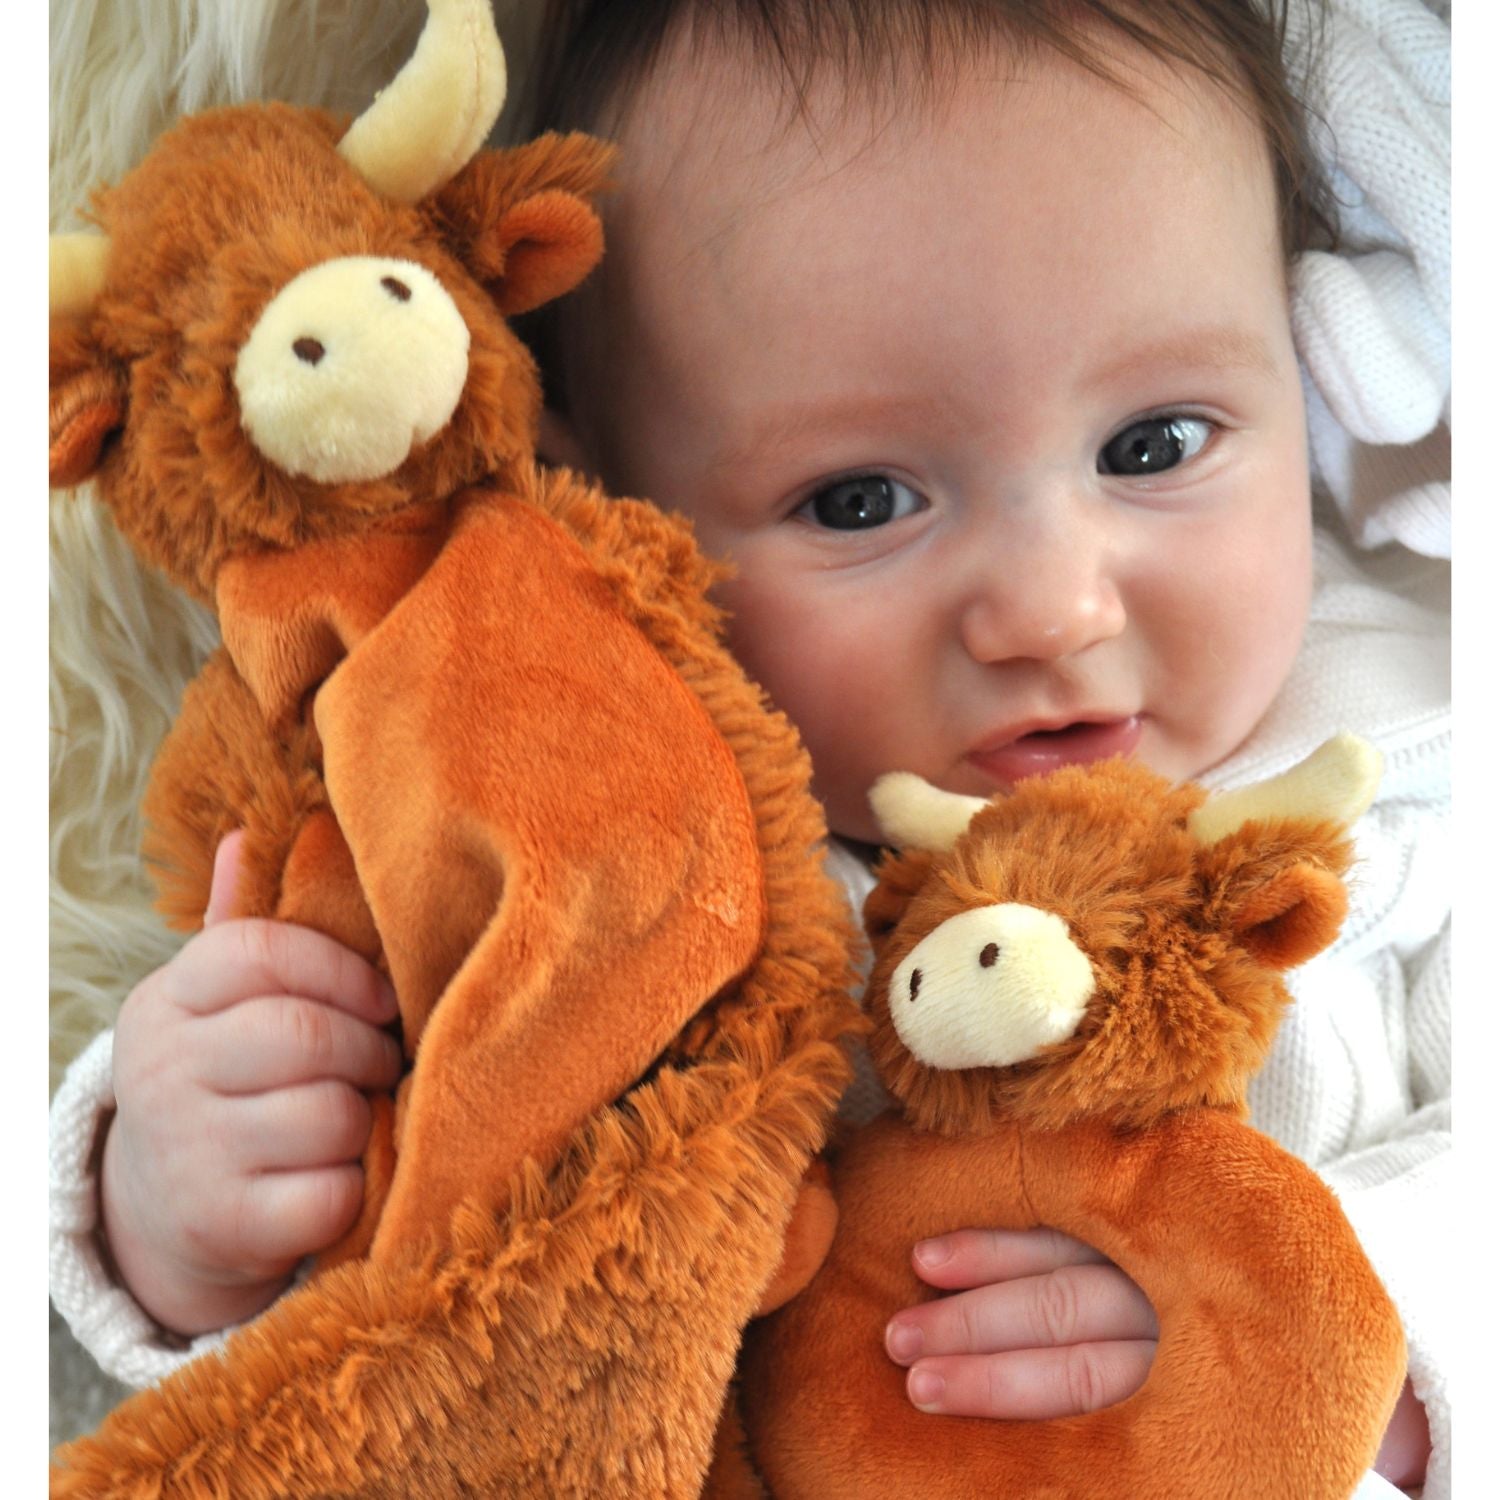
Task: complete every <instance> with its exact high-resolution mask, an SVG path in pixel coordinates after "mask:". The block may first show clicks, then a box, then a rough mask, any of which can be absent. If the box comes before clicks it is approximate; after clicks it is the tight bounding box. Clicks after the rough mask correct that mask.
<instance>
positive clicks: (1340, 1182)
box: [1322, 922, 1461, 1500]
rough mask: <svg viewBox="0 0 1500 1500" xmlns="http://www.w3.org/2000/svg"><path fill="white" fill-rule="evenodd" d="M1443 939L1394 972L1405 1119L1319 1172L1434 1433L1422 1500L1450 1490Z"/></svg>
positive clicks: (1450, 1170)
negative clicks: (1363, 1259)
mask: <svg viewBox="0 0 1500 1500" xmlns="http://www.w3.org/2000/svg"><path fill="white" fill-rule="evenodd" d="M1449 934H1450V927H1449V924H1448V923H1447V922H1445V923H1444V924H1443V928H1442V930H1441V932H1440V933H1439V934H1438V935H1437V937H1435V938H1434V939H1432V940H1431V941H1430V942H1428V943H1426V944H1424V945H1422V947H1421V948H1420V949H1419V950H1418V951H1417V952H1416V953H1415V954H1414V955H1413V956H1412V958H1411V959H1410V960H1408V961H1407V962H1406V963H1404V964H1403V965H1402V976H1401V977H1402V980H1403V982H1404V988H1405V991H1406V1005H1405V1021H1406V1027H1405V1050H1406V1061H1407V1081H1408V1085H1409V1088H1410V1091H1411V1092H1410V1099H1411V1109H1410V1112H1409V1113H1407V1114H1405V1115H1404V1116H1403V1117H1402V1118H1400V1119H1399V1120H1397V1121H1395V1122H1394V1123H1393V1124H1392V1126H1391V1128H1390V1129H1389V1130H1388V1132H1387V1133H1386V1135H1385V1138H1384V1139H1383V1140H1381V1141H1379V1142H1378V1143H1375V1144H1372V1145H1369V1146H1366V1147H1364V1148H1363V1149H1362V1150H1356V1151H1353V1152H1350V1153H1349V1154H1348V1155H1345V1156H1343V1157H1340V1158H1339V1159H1337V1160H1335V1161H1332V1162H1329V1163H1327V1164H1325V1165H1324V1166H1323V1167H1322V1174H1323V1177H1324V1179H1325V1180H1326V1181H1327V1182H1328V1184H1329V1186H1330V1187H1332V1188H1333V1190H1334V1191H1335V1192H1336V1193H1337V1194H1338V1196H1339V1201H1340V1203H1341V1204H1342V1206H1343V1209H1344V1212H1345V1214H1347V1215H1348V1218H1349V1222H1350V1223H1351V1224H1352V1225H1353V1226H1354V1229H1355V1232H1356V1233H1357V1234H1358V1235H1359V1238H1360V1242H1361V1244H1363V1246H1364V1247H1365V1252H1366V1254H1367V1255H1369V1257H1370V1260H1371V1262H1372V1264H1373V1265H1374V1266H1375V1269H1376V1270H1377V1271H1378V1272H1379V1273H1380V1276H1381V1279H1382V1280H1383V1281H1384V1282H1385V1284H1386V1288H1387V1290H1388V1291H1389V1292H1390V1294H1391V1297H1392V1299H1393V1300H1394V1302H1395V1303H1396V1306H1397V1308H1398V1309H1399V1310H1400V1312H1401V1321H1402V1323H1403V1325H1404V1326H1405V1329H1406V1339H1407V1350H1408V1354H1407V1358H1408V1372H1409V1374H1410V1376H1411V1382H1412V1389H1413V1390H1414V1391H1415V1392H1416V1395H1417V1399H1418V1400H1419V1401H1421V1403H1422V1405H1423V1406H1424V1407H1425V1408H1426V1411H1427V1422H1428V1427H1429V1429H1430V1430H1431V1433H1432V1461H1431V1463H1430V1464H1429V1465H1428V1470H1427V1483H1426V1488H1425V1490H1424V1492H1423V1493H1424V1500H1447V1497H1448V1496H1449V1495H1450V1493H1451V1492H1452V1474H1451V1451H1452V1433H1451V1427H1452V1403H1451V1398H1450V1393H1449V1390H1448V1382H1447V1378H1446V1371H1448V1370H1449V1369H1451V1368H1452V1362H1453V1354H1454V1351H1455V1346H1456V1341H1457V1340H1456V1330H1455V1328H1454V1327H1453V1315H1452V1309H1451V1302H1452V1299H1451V1297H1450V1295H1449V1292H1448V1288H1447V1285H1446V1283H1445V1281H1444V1278H1443V1277H1441V1276H1438V1275H1434V1273H1433V1252H1434V1247H1437V1246H1442V1245H1447V1244H1451V1243H1453V1242H1454V1240H1455V1239H1456V1238H1457V1237H1458V1236H1459V1235H1460V1233H1461V1229H1460V1226H1459V1225H1458V1223H1457V1222H1456V1218H1455V1213H1454V1209H1455V1204H1456V1201H1457V1199H1458V1184H1457V1181H1456V1178H1455V1163H1454V1159H1453V1153H1452V1121H1451V1107H1450V1090H1451V1071H1452V1050H1451V1045H1450V1016H1451V1003H1450V996H1451V980H1450V975H1451V970H1450V961H1449V953H1450V946H1449V944H1450V936H1449Z"/></svg>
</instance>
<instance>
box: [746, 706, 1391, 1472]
mask: <svg viewBox="0 0 1500 1500" xmlns="http://www.w3.org/2000/svg"><path fill="white" fill-rule="evenodd" d="M1378 774H1379V762H1378V757H1377V756H1376V755H1375V753H1374V752H1373V751H1372V750H1370V749H1369V747H1367V746H1365V745H1364V744H1363V742H1361V741H1358V740H1355V739H1354V738H1353V737H1351V736H1343V737H1340V738H1338V739H1336V740H1333V741H1330V742H1329V744H1328V745H1326V746H1325V747H1324V748H1323V749H1322V750H1321V751H1319V752H1317V753H1316V754H1315V755H1314V756H1313V757H1311V758H1310V759H1309V760H1308V761H1306V762H1304V763H1303V764H1302V765H1301V766H1299V767H1297V768H1295V769H1294V770H1292V771H1291V772H1289V773H1287V774H1286V775H1284V776H1283V777H1281V778H1278V779H1277V780H1276V781H1273V782H1268V783H1265V784H1262V785H1259V786H1255V787H1251V788H1248V789H1245V790H1243V791H1239V792H1230V793H1225V794H1222V795H1219V796H1215V797H1209V798H1205V796H1204V793H1203V792H1202V790H1201V789H1199V788H1197V787H1194V786H1191V785H1189V786H1175V787H1174V786H1172V785H1170V784H1169V783H1168V782H1166V781H1165V780H1163V779H1162V778H1160V777H1158V776H1155V775H1153V774H1152V773H1151V772H1149V771H1147V770H1145V769H1144V768H1142V767H1140V766H1138V765H1133V764H1128V763H1125V762H1121V761H1113V762H1106V763H1104V764H1101V765H1097V766H1091V767H1087V768H1084V767H1075V768H1069V769H1066V770H1062V771H1059V772H1056V773H1054V774H1053V775H1051V776H1047V777H1041V778H1037V779H1034V780H1027V781H1023V782H1022V783H1020V785H1018V786H1017V787H1016V788H1015V790H1014V792H1013V793H1012V794H1010V795H1008V796H1002V797H998V798H996V799H995V800H993V801H991V802H988V803H986V802H982V801H977V800H975V799H970V798H959V797H953V796H951V795H949V794H946V793H942V792H939V791H937V790H935V789H934V788H932V787H929V786H927V785H926V784H925V783H923V782H921V781H920V780H918V779H917V778H915V777H911V776H904V775H901V776H892V777H887V778H884V779H883V780H882V781H881V782H879V783H877V786H876V791H875V794H874V797H873V799H872V800H873V801H874V804H875V807H876V810H877V813H878V815H879V817H880V819H881V822H882V825H883V826H884V828H885V830H886V832H887V834H888V836H889V837H890V838H891V839H892V841H893V842H894V843H895V844H897V845H899V846H901V849H902V852H901V853H899V854H895V855H892V856H889V857H887V858H886V859H885V861H884V862H883V863H882V864H881V866H880V868H879V870H878V872H877V873H878V877H879V881H878V884H877V886H876V888H875V890H874V891H873V892H872V894H871V896H870V898H869V901H868V903H867V905H866V909H865V915H866V923H867V926H868V928H869V931H870V934H871V937H872V940H873V942H874V944H875V949H876V958H875V966H874V969H873V972H872V974H871V977H870V984H869V991H868V1010H869V1012H870V1015H871V1018H872V1019H873V1021H874V1026H875V1031H874V1037H873V1041H872V1044H871V1046H872V1054H873V1056H874V1059H875V1062H876V1066H877V1068H878V1070H879V1072H880V1074H881V1076H882V1078H883V1080H884V1081H885V1083H886V1085H887V1087H888V1088H889V1089H890V1090H891V1092H892V1093H893V1094H894V1095H895V1097H896V1099H897V1101H898V1102H899V1106H900V1108H899V1111H898V1112H897V1113H894V1114H891V1115H887V1116H886V1117H884V1118H883V1119H882V1120H879V1121H877V1122H875V1123H874V1124H873V1125H871V1126H870V1127H868V1128H867V1129H866V1130H864V1131H863V1132H860V1133H859V1134H858V1135H856V1137H855V1138H854V1139H853V1140H852V1141H851V1142H850V1143H849V1145H848V1146H847V1147H846V1148H845V1149H844V1150H843V1151H842V1153H841V1154H840V1155H839V1156H838V1157H837V1158H836V1161H835V1164H834V1172H833V1187H834V1195H835V1198H836V1200H837V1203H838V1210H839V1218H838V1230H837V1233H836V1235H835V1237H834V1241H833V1248H832V1252H831V1254H830V1256H829V1258H828V1260H827V1261H826V1262H825V1264H824V1265H823V1267H822V1269H821V1271H820V1272H819V1273H818V1275H817V1277H816V1279H814V1280H813V1281H812V1283H811V1285H810V1286H809V1288H808V1289H807V1290H806V1291H805V1292H803V1293H802V1295H801V1296H799V1297H798V1298H796V1299H795V1300H793V1301H792V1302H791V1303H790V1304H789V1305H788V1306H787V1307H786V1308H784V1309H783V1310H782V1311H781V1312H779V1313H777V1314H775V1315H774V1316H773V1317H771V1318H769V1319H767V1320H766V1321H765V1322H763V1323H761V1324H758V1325H756V1326H755V1327H754V1329H753V1330H752V1335H751V1339H750V1342H749V1345H748V1348H747V1354H746V1360H745V1370H744V1379H743V1391H744V1397H743V1402H744V1414H745V1418H746V1426H747V1429H748V1432H749V1435H750V1439H751V1448H752V1452H753V1455H754V1458H755V1461H756V1463H757V1465H758V1466H759V1468H760V1470H761V1472H762V1473H763V1474H764V1475H765V1476H766V1478H767V1480H768V1481H769V1484H770V1488H771V1491H772V1493H773V1494H775V1495H776V1496H778V1497H782V1500H787V1497H806V1500H813V1497H817V1500H831V1497H838V1496H844V1495H848V1496H856V1495H858V1496H861V1497H879V1496H892V1497H895V1496H909V1495H915V1494H933V1493H942V1494H944V1495H951V1496H976V1497H977V1496H984V1495H1011V1496H1047V1497H1056V1500H1062V1497H1067V1500H1116V1497H1119V1496H1122V1495H1142V1496H1144V1495H1151V1496H1181V1497H1184V1500H1187V1497H1203V1496H1208V1495H1213V1496H1238V1495H1245V1496H1250V1495H1278V1496H1286V1497H1288V1500H1290V1497H1292V1496H1296V1497H1298V1500H1342V1497H1344V1496H1347V1495H1348V1494H1349V1493H1350V1491H1351V1490H1352V1489H1353V1487H1354V1486H1355V1484H1356V1483H1357V1482H1358V1480H1359V1477H1360V1475H1361V1474H1362V1473H1363V1472H1364V1470H1365V1469H1366V1468H1367V1467H1368V1466H1369V1464H1370V1462H1371V1461H1372V1460H1373V1458H1374V1455H1375V1451H1376V1449H1377V1447H1378V1446H1379V1441H1380V1437H1381V1434H1382V1433H1383V1431H1384V1428H1385V1423H1386V1420H1387V1418H1388V1416H1389V1413H1390V1410H1391V1407H1392V1405H1393V1403H1394V1402H1395V1399H1396V1396H1397V1393H1398V1391H1399V1389H1400V1386H1401V1382H1402V1378H1403V1375H1404V1372H1405V1348H1404V1343H1403V1340H1402V1334H1401V1328H1400V1323H1399V1321H1398V1319H1397V1317H1396V1314H1395V1311H1394V1309H1393V1307H1392V1306H1391V1303H1390V1301H1389V1299H1388V1297H1387V1296H1386V1294H1385V1292H1384V1290H1383V1288H1382V1287H1381V1285H1380V1282H1379V1281H1378V1279H1377V1278H1376V1276H1375V1274H1374V1272H1373V1271H1372V1270H1371V1268H1370V1266H1369V1264H1368V1262H1367V1261H1366V1260H1365V1258H1364V1255H1363V1253H1362V1252H1361V1250H1360V1248H1359V1245H1358V1243H1357V1242H1356V1240H1355V1238H1354V1235H1353V1233H1352V1231H1351V1230H1350V1228H1349V1226H1348V1224H1347V1222H1346V1221H1345V1219H1344V1218H1343V1216H1342V1214H1341V1212H1340V1211H1339V1209H1338V1206H1337V1204H1336V1203H1335V1201H1334V1199H1333V1197H1332V1195H1331V1194H1330V1193H1329V1191H1328V1190H1327V1189H1326V1188H1325V1187H1324V1186H1323V1185H1322V1184H1321V1183H1320V1182H1319V1180H1318V1179H1317V1178H1316V1177H1315V1176H1314V1175H1313V1173H1312V1172H1311V1171H1310V1170H1309V1169H1308V1168H1307V1167H1305V1166H1304V1165H1302V1164H1301V1163H1300V1162H1298V1161H1296V1160H1295V1159H1293V1158H1292V1157H1291V1156H1289V1155H1287V1154H1286V1153H1285V1152H1283V1151H1282V1150H1280V1148H1278V1147H1277V1146H1276V1145H1275V1144H1274V1143H1273V1142H1271V1141H1270V1140H1269V1139H1268V1138H1266V1137H1265V1136H1263V1135H1261V1134H1259V1133H1258V1132H1257V1131H1255V1130H1253V1129H1252V1128H1251V1127H1250V1126H1249V1125H1247V1124H1246V1123H1244V1116H1245V1113H1246V1084H1247V1082H1248V1080H1249V1078H1250V1076H1251V1074H1252V1073H1253V1072H1254V1071H1255V1070H1256V1069H1257V1068H1258V1067H1259V1066H1260V1064H1261V1063H1262V1061H1263V1060H1264V1058H1265V1056H1266V1052H1267V1049H1268V1048H1269V1046H1270V1044H1271V1040H1272V1037H1273V1036H1274V1033H1275V1031H1276V1027H1277V1023H1278V1021H1279V1019H1280V1016H1281V1014H1282V1012H1283V1011H1284V1009H1285V1007H1286V1005H1287V1003H1288V993H1287V990H1286V988H1285V985H1284V984H1283V982H1282V978H1281V975H1282V972H1283V971H1284V970H1285V969H1287V968H1289V967H1291V966H1293V965H1295V964H1299V963H1302V962H1303V961H1304V960H1306V959H1309V958H1311V957H1312V956H1313V955H1314V954H1316V953H1317V952H1318V951H1319V950H1321V949H1322V948H1324V947H1326V946H1327V945H1328V944H1329V943H1330V942H1332V941H1333V939H1334V937H1335V935H1336V934H1337V932H1338V928H1339V924H1340V922H1341V921H1342V919H1343V916H1344V912H1345V906H1346V896H1345V887H1344V882H1343V877H1344V875H1345V872H1346V870H1347V869H1348V866H1349V863H1350V857H1351V846H1350V843H1349V839H1348V834H1347V829H1348V827H1349V825H1350V824H1351V823H1352V822H1353V821H1354V819H1355V818H1356V817H1358V816H1359V814H1360V813H1361V812H1363V810H1364V809H1365V807H1367V806H1368V804H1369V800H1370V798H1371V797H1372V796H1373V793H1374V787H1375V782H1376V780H1377V778H1378ZM975 1225H987V1226H995V1227H1003V1228H1011V1229H1028V1228H1032V1227H1035V1226H1038V1225H1050V1226H1052V1227H1054V1228H1057V1229H1060V1230H1063V1231H1065V1232H1066V1233H1068V1234H1071V1235H1075V1236H1077V1237H1078V1238H1080V1239H1082V1240H1084V1241H1086V1242H1087V1243H1089V1244H1091V1245H1094V1246H1096V1247H1097V1248H1098V1249H1100V1250H1102V1251H1103V1252H1104V1253H1105V1254H1106V1255H1108V1256H1109V1257H1110V1258H1112V1259H1113V1260H1115V1261H1116V1262H1117V1263H1118V1264H1119V1265H1120V1266H1122V1267H1123V1268H1124V1269H1125V1270H1126V1271H1127V1272H1128V1273H1129V1274H1130V1275H1131V1277H1133V1278H1134V1280H1135V1281H1136V1282H1137V1283H1138V1284H1139V1285H1140V1286H1141V1287H1142V1288H1143V1289H1144V1290H1145V1292H1146V1293H1147V1295H1148V1296H1149V1297H1150V1299H1151V1301H1152V1303H1153V1304H1154V1306H1155V1309H1156V1312H1157V1316H1158V1320H1159V1322H1160V1329H1161V1340H1160V1344H1159V1346H1158V1350H1157V1353H1156V1357H1155V1362H1154V1364H1153V1367H1152V1370H1151V1373H1150V1376H1149V1378H1148V1380H1147V1382H1146V1384H1145V1386H1144V1387H1143V1388H1142V1389H1141V1390H1140V1391H1138V1392H1137V1393H1136V1394H1135V1395H1134V1396H1132V1397H1130V1398H1129V1399H1127V1400H1125V1401H1123V1402H1121V1403H1119V1404H1117V1405H1114V1406H1111V1407H1107V1408H1105V1409H1102V1410H1096V1411H1093V1412H1091V1413H1089V1414H1088V1415H1086V1416H1082V1417H1073V1418H1068V1419H1064V1420H1058V1421H1044V1422H989V1421H981V1420H977V1419H963V1418H947V1417H943V1418H939V1417H933V1416H929V1415H926V1414H924V1413H921V1412H919V1411H917V1410H916V1409H915V1408H913V1406H912V1405H911V1403H910V1402H909V1401H908V1399H907V1396H906V1392H905V1388H904V1372H903V1371H902V1370H901V1369H899V1368H898V1367H897V1366H895V1365H894V1364H892V1363H891V1361H890V1360H889V1359H888V1358H887V1357H886V1354H885V1350H884V1344H883V1338H882V1334H883V1330H884V1328H885V1324H886V1322H887V1321H888V1319H889V1318H890V1317H891V1316H892V1314H894V1313H896V1312H897V1311H899V1310H900V1309H901V1308H903V1307H907V1306H910V1305H912V1304H913V1303H915V1302H918V1301H921V1300H923V1299H924V1298H926V1297H931V1296H933V1295H935V1294H934V1293H933V1291H932V1289H931V1288H930V1287H927V1286H925V1285H923V1284H922V1283H921V1282H919V1281H918V1279H917V1277H916V1276H915V1275H914V1274H913V1273H912V1271H911V1270H910V1269H909V1259H908V1256H909V1251H910V1247H911V1245H912V1244H913V1243H915V1242H916V1241H917V1240H920V1239H924V1238H927V1237H929V1236H932V1235H937V1234H943V1233H948V1232H951V1231H954V1230H958V1229H963V1228H966V1227H971V1226H975Z"/></svg>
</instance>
